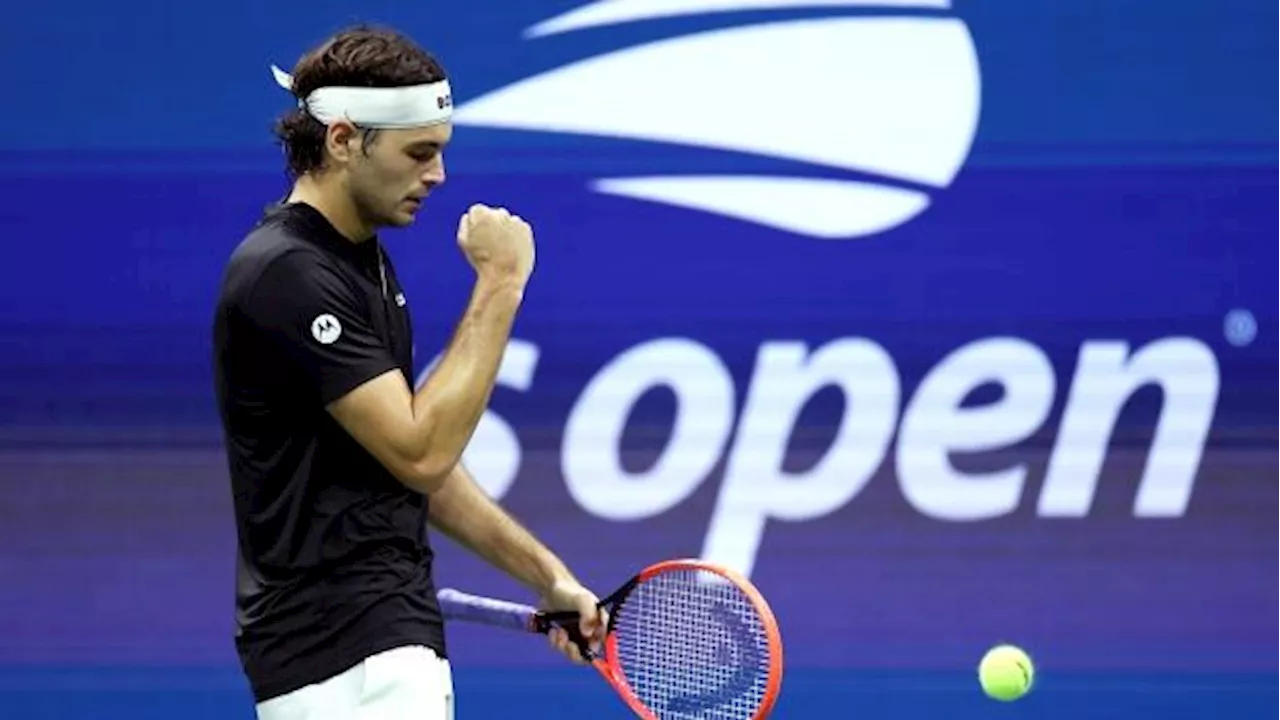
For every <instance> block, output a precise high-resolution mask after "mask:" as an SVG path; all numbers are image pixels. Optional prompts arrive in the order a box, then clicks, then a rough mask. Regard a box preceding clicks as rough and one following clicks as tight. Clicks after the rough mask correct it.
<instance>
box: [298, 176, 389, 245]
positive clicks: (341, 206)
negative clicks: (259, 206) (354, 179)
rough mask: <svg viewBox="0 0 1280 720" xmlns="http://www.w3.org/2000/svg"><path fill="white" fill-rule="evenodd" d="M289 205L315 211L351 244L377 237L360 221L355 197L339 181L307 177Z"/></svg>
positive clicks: (299, 184) (303, 179)
mask: <svg viewBox="0 0 1280 720" xmlns="http://www.w3.org/2000/svg"><path fill="white" fill-rule="evenodd" d="M286 202H290V203H303V204H305V205H310V206H311V207H313V208H315V209H316V210H317V211H319V213H320V214H321V215H323V216H324V217H325V219H326V220H328V221H329V223H330V224H332V225H333V227H334V228H336V229H337V231H338V232H340V233H342V235H343V236H344V237H346V238H347V239H348V240H350V241H351V242H356V243H359V242H364V241H365V240H368V239H369V238H371V237H373V234H374V228H373V227H372V226H370V225H369V223H367V222H365V221H364V220H362V219H361V218H360V213H359V211H358V210H356V206H355V203H354V202H352V200H351V194H350V193H348V192H346V191H344V190H343V189H342V188H341V187H340V186H339V183H338V179H337V178H333V177H323V176H320V177H317V176H314V175H304V176H302V177H300V178H298V181H297V182H296V183H294V185H293V190H292V191H291V192H290V193H289V198H288V200H287V201H286Z"/></svg>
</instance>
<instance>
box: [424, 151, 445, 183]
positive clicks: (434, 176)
mask: <svg viewBox="0 0 1280 720" xmlns="http://www.w3.org/2000/svg"><path fill="white" fill-rule="evenodd" d="M444 177H445V176H444V158H441V157H440V156H436V161H435V162H433V163H431V164H430V165H428V166H427V169H426V170H425V171H423V173H422V184H424V185H426V186H427V187H435V186H436V185H439V184H441V183H443V182H444Z"/></svg>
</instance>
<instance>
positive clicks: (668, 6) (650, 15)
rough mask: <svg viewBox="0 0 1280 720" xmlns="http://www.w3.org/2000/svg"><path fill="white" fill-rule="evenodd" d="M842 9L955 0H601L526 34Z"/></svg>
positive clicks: (937, 5)
mask: <svg viewBox="0 0 1280 720" xmlns="http://www.w3.org/2000/svg"><path fill="white" fill-rule="evenodd" d="M841 7H874V8H922V9H931V10H946V9H949V8H950V7H951V0H600V2H594V3H591V4H590V5H584V6H582V7H580V8H577V9H574V10H570V11H569V12H567V13H564V14H563V15H557V16H555V17H553V18H550V19H548V20H543V21H542V22H540V23H538V24H537V25H534V26H533V27H531V28H529V29H528V30H525V32H524V35H525V37H529V38H535V37H544V36H546V35H555V34H557V33H563V32H569V31H572V30H583V29H585V28H592V27H601V26H604V25H619V24H622V23H629V22H636V21H637V20H650V19H654V18H664V17H677V16H680V15H705V14H710V13H718V12H732V11H743V10H784V9H804V8H841Z"/></svg>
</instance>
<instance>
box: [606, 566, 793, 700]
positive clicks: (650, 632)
mask: <svg viewBox="0 0 1280 720" xmlns="http://www.w3.org/2000/svg"><path fill="white" fill-rule="evenodd" d="M614 637H615V640H616V642H617V652H618V664H619V666H620V669H621V670H622V674H623V676H624V677H625V678H626V680H627V683H628V684H629V685H630V686H631V690H632V692H634V693H635V695H636V697H637V698H638V699H639V700H640V701H641V702H642V703H643V704H644V705H646V706H647V707H649V708H650V709H651V710H652V711H653V713H654V715H656V716H657V717H658V718H659V720H667V719H668V718H670V719H675V718H681V719H684V718H705V719H707V720H750V719H751V718H754V717H755V714H756V710H757V709H758V708H759V707H760V705H761V703H762V702H763V700H764V697H765V692H766V685H767V681H768V675H769V660H770V658H769V651H770V649H769V644H768V636H767V635H766V632H765V628H764V624H763V622H762V621H761V618H760V616H759V614H758V612H757V611H756V608H755V606H754V605H753V604H752V602H751V600H750V599H749V598H748V597H747V595H746V594H744V593H743V592H742V590H740V589H739V588H738V587H737V586H736V585H734V584H733V583H731V582H728V581H727V580H725V579H723V578H721V577H720V576H718V575H715V574H714V573H710V572H707V571H701V570H684V569H681V570H674V571H668V572H663V573H660V574H658V575H656V576H654V577H652V578H650V579H648V580H646V581H644V582H642V583H640V584H639V585H638V586H637V587H636V588H635V590H633V591H632V593H631V594H630V595H629V596H628V597H627V600H626V602H625V604H624V605H623V606H622V607H620V608H619V609H618V613H617V625H616V629H615V633H614Z"/></svg>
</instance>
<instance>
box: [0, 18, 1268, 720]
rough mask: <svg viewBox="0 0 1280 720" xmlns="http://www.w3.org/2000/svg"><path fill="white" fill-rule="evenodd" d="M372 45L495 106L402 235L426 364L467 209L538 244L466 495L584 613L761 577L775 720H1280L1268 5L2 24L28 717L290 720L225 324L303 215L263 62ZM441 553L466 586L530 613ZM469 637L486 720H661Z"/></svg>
mask: <svg viewBox="0 0 1280 720" xmlns="http://www.w3.org/2000/svg"><path fill="white" fill-rule="evenodd" d="M668 6H670V7H680V8H681V10H680V11H679V12H674V11H670V10H667V11H663V10H661V8H666V7H668ZM727 6H736V9H734V8H732V7H730V8H729V9H725V8H726V7H727ZM717 8H719V9H717ZM356 20H372V21H376V22H380V23H387V24H391V25H394V26H397V27H399V28H401V29H403V30H405V31H408V32H410V33H412V34H414V35H415V36H416V37H417V38H418V39H419V40H420V41H421V42H422V43H423V44H425V45H427V46H428V47H430V48H431V49H432V50H433V51H435V52H437V53H438V54H439V55H440V56H441V57H442V59H443V60H444V62H445V64H446V66H447V67H448V69H449V71H450V73H451V75H452V77H453V83H454V92H455V99H456V100H457V102H458V105H459V108H458V125H457V130H456V135H455V141H454V143H453V144H452V145H451V146H450V148H449V149H448V151H447V153H446V163H447V167H448V171H449V175H450V177H449V181H448V182H447V183H446V184H445V185H444V186H443V187H442V188H441V189H440V190H439V191H438V192H437V193H436V194H435V195H434V196H433V198H432V200H431V202H430V203H429V205H428V206H427V208H426V210H425V211H424V213H423V214H422V216H421V217H420V218H419V221H418V222H417V224H416V225H415V226H414V227H412V228H409V229H406V230H401V231H396V232H393V233H390V234H389V235H388V241H389V247H390V250H391V252H392V253H393V256H394V257H395V259H396V262H397V266H398V268H399V274H400V276H401V278H402V279H403V280H404V282H405V285H406V288H407V291H408V294H409V300H410V302H411V303H412V306H413V309H414V313H415V318H416V321H417V328H416V331H417V334H418V347H417V357H418V364H419V366H420V368H422V369H424V370H425V369H426V368H427V366H428V365H429V363H430V362H431V359H432V357H433V356H434V355H435V354H436V353H437V352H438V351H439V350H440V348H441V347H442V345H443V343H444V342H446V340H447V338H448V334H449V331H450V329H451V326H452V323H453V321H454V319H455V318H456V317H457V316H458V314H459V313H460V311H461V309H462V306H463V303H464V301H465V299H466V294H467V289H468V286H469V283H470V275H469V271H468V269H467V267H466V265H465V262H464V261H463V260H462V259H461V257H460V256H459V254H458V252H457V250H456V247H455V245H454V242H453V237H452V234H453V229H454V228H455V226H456V222H457V218H458V216H459V215H460V214H461V213H462V212H463V211H464V209H465V208H466V206H467V205H469V204H470V203H472V202H477V201H479V202H489V203H495V204H505V205H508V206H510V207H512V208H513V209H515V210H516V211H517V212H520V213H521V214H522V215H524V216H525V217H527V218H529V219H530V220H531V221H532V223H533V224H534V226H535V229H536V233H537V238H538V242H539V255H538V269H537V272H536V275H535V278H534V282H533V284H532V285H531V288H530V291H529V294H528V296H527V302H526V306H525V308H524V309H523V310H522V313H521V316H520V319H519V322H518V324H517V327H516V329H515V340H514V341H513V343H512V346H511V349H510V351H509V353H508V355H507V358H506V361H505V364H504V368H503V374H502V378H501V381H500V382H501V386H500V389H499V390H498V391H497V392H496V394H495V397H494V402H493V407H492V411H491V412H490V414H489V415H487V416H486V418H485V420H484V421H483V423H482V426H481V428H480V430H479V431H478V433H477V437H476V440H475V442H474V444H473V446H472V447H471V448H470V449H469V450H468V455H467V462H468V464H469V465H471V466H472V468H473V470H474V471H475V472H476V473H477V474H478V475H479V476H480V479H481V480H482V482H484V483H485V484H486V487H488V488H489V489H490V491H491V492H493V493H494V494H495V495H497V496H500V497H501V498H502V499H503V501H504V503H505V504H506V505H508V506H509V507H510V508H511V509H512V510H513V512H515V513H516V514H517V515H518V516H520V517H521V518H522V519H523V520H524V521H525V522H526V523H527V524H529V525H530V526H532V528H533V529H534V530H535V531H537V532H538V533H539V534H540V535H542V536H543V537H544V538H545V539H546V540H547V541H548V542H549V543H550V544H552V545H553V546H554V547H555V548H557V549H558V550H559V551H561V552H562V553H563V554H564V556H565V557H566V558H567V559H568V560H569V561H570V563H571V564H572V565H573V566H574V567H575V568H576V569H577V570H578V571H579V572H580V574H581V575H582V576H583V577H584V578H585V579H587V580H589V581H590V582H591V583H592V584H593V585H596V586H597V587H599V588H600V589H601V590H602V591H603V590H606V589H608V588H609V587H611V586H612V585H613V584H614V583H616V582H617V581H618V580H619V579H620V578H621V577H624V576H625V575H626V574H628V573H630V572H632V571H634V570H635V569H637V568H639V567H641V566H643V565H645V564H647V563H649V562H652V561H654V560H658V559H662V558H666V557H673V556H692V555H703V556H706V557H710V558H714V559H717V560H720V561H723V562H726V563H730V564H733V565H735V566H736V567H739V568H740V569H742V570H744V571H746V572H749V573H750V575H751V577H752V579H753V580H754V581H756V583H757V584H758V585H759V586H760V587H761V589H762V590H763V592H764V593H765V595H766V596H767V597H768V598H769V600H770V602H771V603H772V604H773V608H774V610H775V612H776V613H777V615H778V617H779V621H780V624H781V626H782V630H783V637H784V642H785V646H786V653H787V677H786V680H785V682H784V689H783V696H782V700H781V702H780V704H779V707H778V710H777V713H776V717H784V718H812V717H826V716H829V715H832V714H833V713H840V714H841V716H852V717H865V718H926V717H929V718H932V717H939V716H946V717H953V718H986V717H1027V718H1031V717H1034V718H1083V717H1089V718H1095V717H1096V718H1101V717H1107V718H1139V717H1162V718H1166V719H1170V718H1176V719H1180V718H1201V717H1206V718H1207V717H1224V718H1225V717H1230V718H1245V717H1274V715H1272V713H1273V711H1274V709H1275V705H1274V703H1273V698H1274V697H1275V696H1274V695H1272V694H1271V693H1273V692H1276V691H1277V685H1276V671H1277V665H1276V657H1277V655H1276V652H1275V651H1276V645H1275V644H1274V643H1273V638H1275V637H1276V631H1277V628H1276V624H1275V623H1276V620H1275V618H1276V616H1274V615H1272V614H1271V611H1272V609H1274V608H1276V607H1277V606H1278V605H1280V602H1278V599H1277V593H1276V589H1275V588H1276V587H1277V576H1276V568H1277V553H1276V546H1274V545H1272V544H1271V543H1272V542H1273V540H1274V538H1275V537H1276V536H1275V535H1274V534H1273V533H1275V532H1276V524H1275V518H1276V517H1277V482H1276V472H1277V416H1276V408H1277V405H1278V403H1280V395H1278V392H1277V375H1276V368H1277V342H1276V327H1277V311H1276V305H1273V304H1272V303H1273V302H1274V301H1275V298H1276V297H1277V288H1276V274H1275V268H1276V267H1277V250H1276V249H1277V223H1276V218H1277V215H1276V214H1275V213H1276V197H1277V191H1278V188H1277V173H1276V158H1277V142H1276V135H1275V134H1274V130H1273V126H1272V125H1271V124H1270V123H1271V117H1272V115H1271V113H1272V112H1273V111H1274V108H1275V107H1276V101H1277V97H1276V94H1275V92H1276V91H1275V88H1276V87H1277V86H1278V83H1277V77H1276V75H1275V70H1274V69H1273V68H1275V67H1276V66H1273V65H1271V58H1273V57H1276V56H1277V47H1276V40H1275V36H1274V35H1272V34H1271V28H1272V27H1275V26H1276V23H1277V10H1276V6H1275V5H1274V4H1273V3H1264V2H1262V1H1261V0H1213V1H1210V0H1177V1H1175V2H1167V3H1160V4H1153V3H1150V2H1136V1H1123V2H1122V1H1117V0H1109V1H1103V0H1089V1H1086V2H1074V3H1061V2H1054V1H1053V0H1022V1H1021V2H1016V3H1014V2H1007V1H1001V0H972V1H970V2H965V3H957V4H956V6H955V7H954V8H953V7H951V6H950V4H949V3H947V2H945V1H943V0H920V1H918V2H887V1H886V2H881V3H872V2H853V1H851V2H844V3H840V2H825V3H817V2H794V1H793V2H785V1H783V0H776V1H774V2H740V3H710V2H701V1H699V2H694V1H693V0H689V1H688V2H685V3H683V4H675V3H672V4H668V3H659V2H642V1H641V0H612V1H611V2H607V3H594V4H579V3H575V2H573V1H572V0H569V1H566V0H543V1H542V2H537V3H528V2H519V1H518V0H477V1H476V2H470V3H461V4H456V5H455V4H445V3H438V2H419V3H400V2H360V3H354V2H343V1H341V0H314V1H313V2H310V3H307V4H306V5H305V7H304V6H302V5H290V6H280V5H274V4H262V3H258V2H250V1H249V0H228V1H227V2H223V3H219V4H217V5H216V6H214V5H210V4H198V3H196V4H193V3H147V2H141V1H140V0H125V1H124V2H117V3H110V4H102V3H92V2H87V1H86V0H48V1H47V2H43V3H25V4H22V5H21V6H20V7H17V8H14V9H11V11H10V12H9V13H8V14H7V16H6V22H5V23H4V24H3V25H2V26H0V48H2V49H0V53H4V57H3V59H4V60H5V61H6V62H5V63H4V65H5V67H6V74H7V82H6V102H5V105H4V111H3V112H0V230H3V231H4V235H5V238H6V244H7V247H8V252H9V258H10V259H9V261H8V262H5V263H3V264H0V342H3V345H4V352H3V354H0V398H2V399H3V402H0V450H2V451H0V480H2V481H3V482H4V483H5V494H4V502H3V504H0V519H2V522H0V548H3V549H2V550H0V568H3V575H2V576H3V579H4V582H3V585H4V589H3V590H2V591H0V716H4V717H9V716H13V717H24V718H81V717H83V718H88V717H121V718H124V717H128V718H153V717H154V718H160V717H166V718H167V717H174V716H177V715H182V716H183V717H189V718H199V717H209V718H213V717H217V718H249V717H251V712H252V711H251V706H250V704H249V697H248V691H247V687H246V686H245V684H244V683H243V681H242V680H241V678H240V676H239V674H238V671H237V668H236V665H235V658H234V654H233V649H232V645H231V636H230V627H231V600H232V585H231V577H232V575H231V574H232V551H233V546H232V540H233V535H232V526H231V518H230V504H229V493H228V489H227V484H226V478H225V471H224V467H223V464H222V462H223V460H222V456H221V454H220V447H219V442H220V440H219V431H218V428H217V425H216V416H215V413H214V408H213V403H212V394H211V393H212V384H211V379H210V375H209V371H210V367H209V362H208V360H209V354H210V348H209V322H210V319H211V312H212V301H213V297H214V293H215V291H216V287H217V283H218V280H219V276H220V273H221V270H222V263H223V261H224V259H225V258H226V256H227V254H228V253H229V252H230V250H231V249H232V247H234V245H235V244H236V243H237V242H238V240H239V239H240V237H241V236H242V235H243V233H244V232H245V230H246V228H247V227H248V226H249V225H250V224H251V223H252V222H253V221H254V220H255V218H256V216H257V213H258V212H259V211H260V210H261V208H262V207H263V206H264V205H266V204H267V203H269V202H271V201H272V200H274V199H276V198H278V197H280V196H281V195H283V194H284V193H285V192H286V191H287V184H286V180H285V177H284V175H283V172H282V163H281V158H280V154H279V151H278V149H277V148H275V147H274V146H273V145H272V143H271V138H270V134H269V128H270V122H271V120H272V118H273V117H274V116H275V115H276V114H278V113H280V112H281V111H283V110H284V109H285V108H286V106H287V96H285V95H284V94H283V93H282V92H281V91H280V90H279V89H278V88H276V87H275V86H274V84H273V83H272V82H271V77H270V73H269V71H268V67H269V65H270V64H271V63H279V64H282V65H285V66H288V65H291V64H292V62H293V61H294V60H295V59H296V58H297V57H298V55H300V54H301V53H302V52H303V51H304V50H305V49H306V48H308V47H309V46H311V45H312V44H313V43H314V42H316V41H317V40H319V39H320V38H322V37H323V36H324V35H326V34H327V33H329V32H331V31H333V30H335V29H337V28H339V27H341V26H343V25H345V24H347V23H349V22H353V21H356ZM436 543H437V545H438V546H439V547H440V560H439V567H438V572H439V576H440V581H441V583H442V584H446V585H453V586H456V587H460V588H463V589H467V590H473V591H478V592H487V593H494V594H499V595H509V594H511V593H513V592H515V588H514V586H513V585H512V584H511V583H510V582H509V581H508V580H506V579H505V578H503V577H501V576H499V575H498V574H496V573H495V572H494V571H492V570H490V569H488V568H486V567H484V566H483V565H481V564H480V563H479V562H478V561H476V560H475V559H473V558H471V557H469V556H466V555H464V554H463V553H461V552H460V551H458V550H457V549H456V548H455V547H453V546H452V545H450V544H449V543H448V541H446V540H443V539H440V540H437V541H436ZM450 632H451V637H452V638H453V646H454V649H455V664H456V667H457V670H456V673H457V683H458V686H459V692H460V707H459V717H460V718H490V717H512V716H516V715H518V716H519V717H522V718H542V717H546V718H553V717H556V718H558V717H564V716H566V715H568V714H569V713H570V712H591V713H594V714H596V715H598V716H600V717H623V716H624V712H623V709H622V707H621V705H620V704H619V703H618V702H616V701H615V700H614V698H612V697H611V696H610V694H609V691H608V690H607V689H606V688H605V686H603V685H602V684H601V683H599V682H598V681H597V680H596V678H594V677H592V676H591V675H590V673H589V672H584V671H581V670H579V669H576V668H572V667H565V666H564V665H562V664H561V663H560V662H558V661H557V659H556V658H555V657H553V656H552V655H551V654H550V653H549V652H547V651H546V649H545V647H544V646H542V645H541V644H540V643H538V642H537V641H536V640H530V639H528V638H525V637H510V636H508V635H506V634H503V633H501V632H497V631H493V630H486V629H476V628H464V627H454V628H451V631H450ZM1002 641H1008V642H1015V643H1019V644H1021V645H1023V646H1024V647H1026V648H1027V649H1028V650H1029V651H1030V652H1031V653H1032V654H1033V656H1034V657H1035V658H1036V660H1037V662H1038V667H1039V669H1040V673H1041V674H1040V680H1039V684H1038V686H1037V689H1036V691H1035V692H1034V693H1033V694H1032V695H1030V696H1029V697H1028V698H1026V699H1025V700H1023V701H1020V702H1018V703H1016V704H1013V705H1007V706H1005V705H997V704H995V703H992V702H991V701H988V700H986V699H985V698H983V697H982V695H981V693H980V692H979V690H978V688H977V684H976V679H975V677H974V668H975V666H976V663H977V660H978V658H979V657H980V655H981V654H982V652H983V651H984V650H985V649H986V648H987V647H988V646H990V645H992V644H994V643H997V642H1002ZM513 667H519V668H521V669H522V671H521V672H513V671H512V668H513ZM823 704H829V705H830V707H823Z"/></svg>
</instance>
